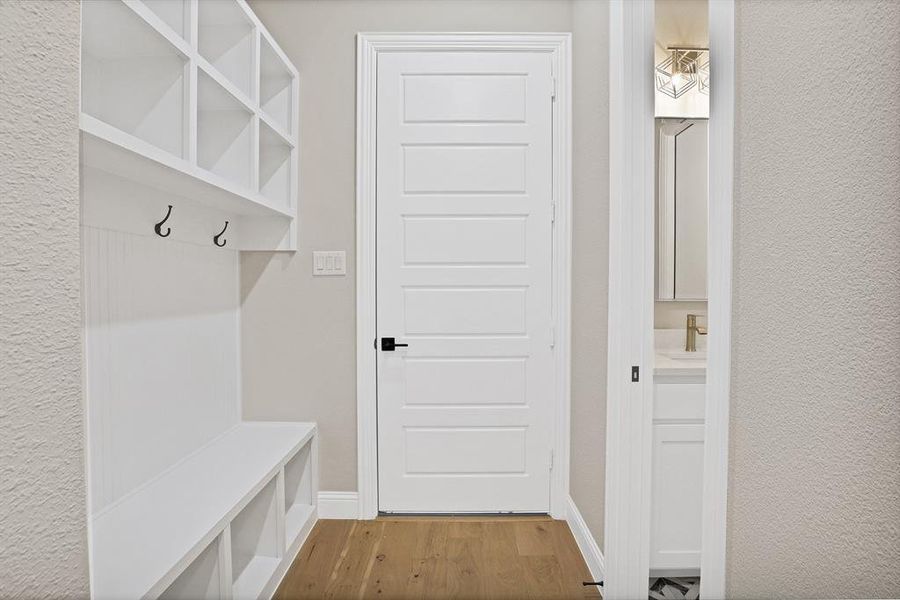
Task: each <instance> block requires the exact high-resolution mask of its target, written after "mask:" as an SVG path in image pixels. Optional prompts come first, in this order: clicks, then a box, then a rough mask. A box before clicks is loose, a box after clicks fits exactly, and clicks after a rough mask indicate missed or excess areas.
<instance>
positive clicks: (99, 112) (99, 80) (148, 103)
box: [81, 0, 188, 158]
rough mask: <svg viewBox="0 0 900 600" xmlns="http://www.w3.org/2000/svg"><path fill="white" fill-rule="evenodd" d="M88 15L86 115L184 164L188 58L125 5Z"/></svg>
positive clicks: (87, 9) (94, 2)
mask: <svg viewBox="0 0 900 600" xmlns="http://www.w3.org/2000/svg"><path fill="white" fill-rule="evenodd" d="M82 11H83V31H82V44H81V69H82V84H81V110H82V111H83V112H85V113H87V114H89V115H91V116H92V117H95V118H97V119H99V120H101V121H103V122H105V123H108V124H109V125H112V126H113V127H116V128H117V129H120V130H121V131H124V132H125V133H128V134H130V135H133V136H135V137H137V138H140V139H142V140H144V141H145V142H148V143H150V144H152V145H154V146H156V147H157V148H160V149H162V150H165V151H166V152H169V153H170V154H172V155H174V156H177V157H179V158H184V156H185V149H186V146H187V144H186V137H187V136H186V134H185V132H186V127H185V103H186V100H185V97H186V95H187V94H186V90H187V86H186V80H187V65H188V58H187V57H186V56H184V55H183V54H182V53H181V52H179V51H178V50H177V49H176V48H175V47H174V46H172V45H171V44H170V43H169V42H168V41H167V40H166V39H165V38H164V37H163V36H161V35H160V34H159V33H158V32H156V31H155V30H154V29H153V28H151V27H150V26H149V25H148V24H147V23H146V22H145V21H143V20H142V19H140V18H139V17H138V16H137V15H136V14H135V13H134V12H133V11H132V10H131V9H129V8H128V7H127V6H125V5H124V4H122V3H121V2H109V1H107V0H88V1H86V2H84V4H83V5H82Z"/></svg>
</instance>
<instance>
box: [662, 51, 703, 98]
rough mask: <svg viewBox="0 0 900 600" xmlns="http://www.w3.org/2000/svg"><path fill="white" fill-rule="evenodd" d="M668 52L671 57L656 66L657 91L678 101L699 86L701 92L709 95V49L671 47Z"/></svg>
mask: <svg viewBox="0 0 900 600" xmlns="http://www.w3.org/2000/svg"><path fill="white" fill-rule="evenodd" d="M666 50H668V51H669V56H667V57H666V59H665V60H664V61H662V62H661V63H659V64H658V65H656V69H655V71H656V89H657V90H659V91H660V92H662V93H663V94H665V95H667V96H669V97H670V98H676V99H677V98H680V97H681V96H683V95H684V94H685V93H687V92H689V91H690V90H692V89H694V88H695V87H697V86H698V84H699V88H700V91H701V92H703V93H704V94H709V48H697V47H693V46H669V47H668V48H666ZM704 67H705V69H706V70H705V79H704V78H703V73H704V71H703V68H704Z"/></svg>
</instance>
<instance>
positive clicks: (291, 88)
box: [81, 0, 299, 250]
mask: <svg viewBox="0 0 900 600" xmlns="http://www.w3.org/2000/svg"><path fill="white" fill-rule="evenodd" d="M298 93H299V83H298V73H297V70H296V68H295V67H294V66H293V65H292V64H291V62H290V61H289V60H288V59H287V56H286V55H285V54H284V52H283V51H282V50H281V49H280V48H279V47H278V44H277V43H276V42H275V40H274V39H273V38H272V36H271V35H270V34H269V32H268V31H267V30H266V28H265V27H264V26H263V25H262V23H261V22H260V21H259V19H258V18H257V17H256V15H255V14H254V13H253V11H252V10H251V9H250V8H249V7H248V6H247V4H246V2H244V1H243V0H86V1H85V2H84V3H83V4H82V82H81V131H82V139H81V143H82V151H81V162H82V174H83V179H84V181H85V186H86V187H87V188H89V189H105V190H108V191H109V192H110V193H98V194H88V196H89V202H88V205H87V206H85V211H84V221H85V224H88V225H96V226H99V227H103V228H107V229H115V230H120V231H125V232H128V233H138V234H143V235H152V234H153V232H154V230H153V225H154V224H155V223H156V222H158V221H160V220H162V218H163V217H164V216H165V215H166V212H167V205H168V204H172V205H173V207H174V208H173V211H172V215H171V218H170V220H169V221H167V223H166V227H167V228H171V230H172V233H173V238H172V239H177V240H180V241H186V242H191V243H198V244H211V243H212V238H213V235H214V234H216V233H218V232H219V231H220V230H221V229H222V228H223V226H224V222H225V221H229V227H228V230H227V232H228V233H227V235H225V236H224V237H225V238H226V239H227V246H226V247H227V248H229V249H236V250H295V249H296V244H297V239H296V238H297V223H296V212H297V196H298V177H297V153H298V144H299V139H298V130H299V127H298V102H297V97H298ZM137 186H142V187H141V188H140V189H141V190H142V191H139V192H135V191H134V190H135V189H136V188H137ZM111 197H116V199H115V200H110V198H111ZM110 202H115V203H117V206H114V207H110V206H108V204H109V203H110ZM98 204H99V205H98Z"/></svg>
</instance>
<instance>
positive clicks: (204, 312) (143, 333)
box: [82, 180, 240, 513]
mask: <svg viewBox="0 0 900 600" xmlns="http://www.w3.org/2000/svg"><path fill="white" fill-rule="evenodd" d="M95 193H99V192H98V191H96V190H94V189H93V188H92V187H91V186H90V185H89V181H88V180H86V185H85V187H84V194H85V197H86V201H90V196H91V195H92V194H95ZM171 225H172V226H173V227H177V220H173V222H172V223H171ZM149 233H150V235H149V236H140V235H134V234H128V233H118V232H111V231H106V230H103V229H96V228H93V227H83V229H82V238H83V253H84V261H83V263H84V297H85V306H84V312H85V358H86V365H87V369H86V379H87V385H86V390H87V407H88V432H89V436H90V437H89V440H90V448H89V465H90V475H91V502H92V507H91V508H92V511H93V512H95V513H96V512H97V511H100V510H102V509H103V508H104V507H105V506H107V505H108V504H109V503H111V502H114V501H115V500H117V499H119V498H121V497H122V496H123V495H125V494H127V493H128V492H129V491H131V490H133V489H135V488H136V487H138V486H139V485H141V484H142V483H145V482H146V481H148V480H149V479H151V478H152V477H154V476H156V475H158V474H160V473H161V472H162V471H163V470H165V469H166V468H168V467H170V466H172V465H173V464H175V462H177V461H178V460H180V459H181V458H183V457H184V456H186V455H187V454H189V453H190V452H193V451H194V450H196V449H197V448H199V447H200V446H202V445H203V444H205V443H206V442H208V441H209V440H211V439H212V438H213V437H215V436H216V435H218V434H220V433H222V432H223V431H225V429H227V428H228V427H230V426H232V425H234V424H236V423H237V421H238V420H239V418H240V412H239V411H240V399H239V390H240V360H239V347H238V346H239V339H238V335H239V314H238V312H239V307H238V306H239V303H238V288H239V282H238V258H237V253H236V252H234V251H229V250H221V249H219V248H214V247H213V246H212V244H210V245H209V246H207V247H204V246H196V245H191V244H185V243H181V242H176V241H172V240H171V239H161V238H159V237H157V236H156V235H155V234H153V232H152V230H151V231H150V232H149Z"/></svg>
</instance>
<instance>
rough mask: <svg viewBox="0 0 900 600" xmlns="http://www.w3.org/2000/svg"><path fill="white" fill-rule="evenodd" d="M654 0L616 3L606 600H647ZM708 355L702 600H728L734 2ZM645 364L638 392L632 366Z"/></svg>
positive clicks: (721, 79)
mask: <svg viewBox="0 0 900 600" xmlns="http://www.w3.org/2000/svg"><path fill="white" fill-rule="evenodd" d="M653 9H654V2H653V0H610V31H609V40H610V52H609V54H610V90H609V91H610V232H609V235H610V251H609V260H610V263H609V329H608V331H609V334H608V335H609V354H608V366H607V368H608V370H607V373H608V376H607V447H606V490H607V491H606V502H605V543H604V552H605V566H606V571H605V574H604V580H605V584H604V598H608V599H612V600H616V599H619V598H638V597H646V594H647V585H648V578H649V570H650V565H649V558H650V468H651V452H650V451H651V447H652V444H651V437H652V436H651V426H652V408H653V361H654V353H653V297H654V286H653V271H654V202H653V179H654V178H653V169H654V156H653V148H654V140H653V135H654V134H653V132H654V122H653V118H654V93H655V92H654V85H653V67H654V64H653V63H654V58H653V47H654V41H655V35H654V29H655V27H654V14H653V13H654V10H653ZM709 28H710V36H709V37H710V59H711V68H710V75H711V85H710V89H711V98H710V109H711V112H710V123H709V127H710V133H709V144H710V146H709V157H710V158H709V160H710V165H709V172H710V181H709V199H710V203H709V204H710V206H709V230H708V231H709V233H708V237H707V241H708V248H709V251H708V277H709V286H708V289H709V317H708V322H709V331H710V334H709V345H708V348H709V349H708V355H709V360H708V362H707V375H706V382H707V383H706V425H705V431H704V439H705V444H704V477H703V532H702V556H701V578H700V582H701V583H700V586H701V587H700V596H701V597H702V598H711V599H715V598H724V596H725V524H726V521H725V510H726V498H727V484H728V402H729V391H730V390H729V388H730V367H731V276H732V260H731V258H732V188H733V167H734V165H733V152H734V149H733V135H734V133H733V132H734V0H712V1H711V2H710V7H709ZM632 366H639V367H640V371H641V377H640V381H639V382H636V383H634V382H632V378H631V368H632Z"/></svg>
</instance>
